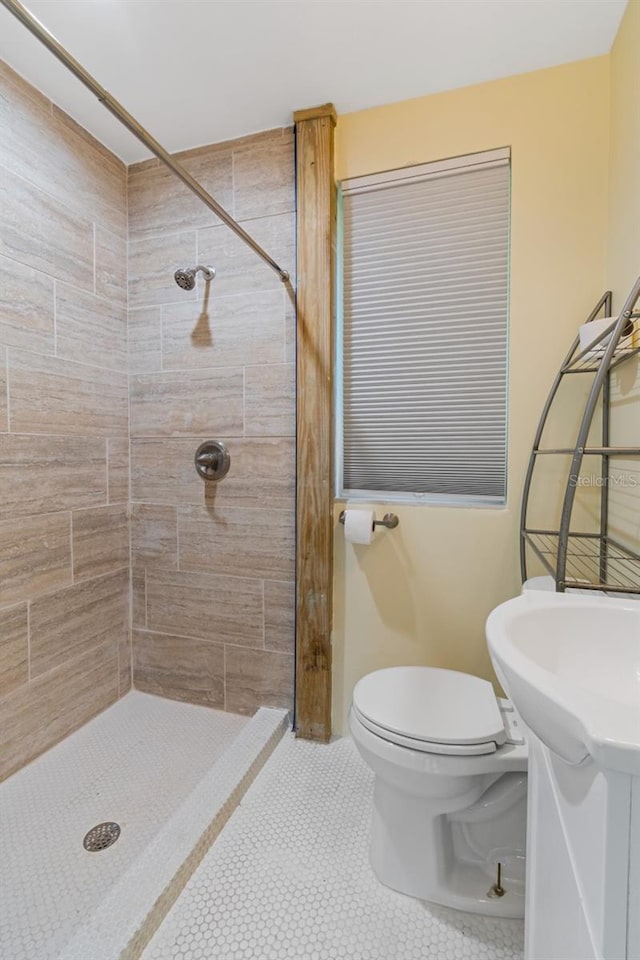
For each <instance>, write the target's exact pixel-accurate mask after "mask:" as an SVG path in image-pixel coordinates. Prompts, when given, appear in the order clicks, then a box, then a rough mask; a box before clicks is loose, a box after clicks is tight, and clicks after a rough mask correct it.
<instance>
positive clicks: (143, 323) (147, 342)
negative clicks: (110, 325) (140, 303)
mask: <svg viewBox="0 0 640 960" xmlns="http://www.w3.org/2000/svg"><path fill="white" fill-rule="evenodd" d="M190 302H191V301H190ZM128 332H129V372H130V373H153V372H154V371H156V370H160V369H161V367H162V327H161V307H160V306H156V307H140V308H139V309H138V310H129V327H128Z"/></svg>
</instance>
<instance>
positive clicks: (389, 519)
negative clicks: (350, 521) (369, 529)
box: [338, 510, 400, 530]
mask: <svg viewBox="0 0 640 960" xmlns="http://www.w3.org/2000/svg"><path fill="white" fill-rule="evenodd" d="M344 513H345V512H344V510H342V511H341V512H340V516H339V517H338V521H339V522H340V523H341V524H342V525H343V526H344ZM399 523H400V520H399V518H398V517H397V516H396V514H395V513H385V515H384V517H383V518H382V520H374V521H373V526H374V527H386V528H387V530H393V529H395V527H397V526H398V524H399Z"/></svg>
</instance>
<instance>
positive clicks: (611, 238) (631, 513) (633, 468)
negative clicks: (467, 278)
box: [607, 0, 640, 548]
mask: <svg viewBox="0 0 640 960" xmlns="http://www.w3.org/2000/svg"><path fill="white" fill-rule="evenodd" d="M609 59H610V71H611V74H610V75H611V123H610V149H609V231H608V237H607V286H608V287H610V288H611V290H613V305H614V312H617V311H618V310H620V308H621V307H622V304H623V303H624V300H625V299H626V297H627V296H628V293H629V290H630V288H631V286H632V284H633V283H634V281H635V279H636V277H637V276H638V274H640V0H631V2H630V3H629V4H628V5H627V9H626V12H625V15H624V17H623V19H622V23H621V24H620V29H619V30H618V35H617V37H616V39H615V42H614V44H613V47H612V48H611V55H610V58H609ZM611 400H612V407H611V411H612V412H611V422H612V443H616V444H620V445H626V444H634V443H637V442H638V436H639V435H640V414H639V413H638V410H639V408H640V363H638V361H637V359H636V360H635V361H630V362H628V363H626V364H625V365H624V367H620V368H619V370H618V371H617V372H616V374H615V375H614V377H613V378H612V391H611ZM614 469H615V470H616V475H617V480H618V482H617V483H616V485H615V486H613V487H612V488H611V494H610V507H609V516H610V522H611V532H612V533H613V534H614V535H615V536H617V537H618V538H619V539H621V540H623V541H625V542H627V543H628V545H629V546H631V547H634V546H635V547H636V548H637V543H638V541H639V540H640V463H639V462H638V458H637V457H635V458H633V459H630V460H626V461H622V460H620V461H616V462H615V464H614Z"/></svg>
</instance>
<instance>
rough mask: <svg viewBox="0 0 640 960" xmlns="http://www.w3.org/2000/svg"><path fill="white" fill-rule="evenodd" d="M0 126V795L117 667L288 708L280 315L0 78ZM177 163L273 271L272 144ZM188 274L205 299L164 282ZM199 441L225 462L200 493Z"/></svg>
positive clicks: (280, 166)
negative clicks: (222, 447) (228, 459)
mask: <svg viewBox="0 0 640 960" xmlns="http://www.w3.org/2000/svg"><path fill="white" fill-rule="evenodd" d="M0 124H1V126H2V151H1V154H0V178H1V182H0V187H1V189H2V199H1V202H0V727H1V729H2V731H3V738H2V744H1V745H0V778H2V777H5V776H7V775H8V774H10V773H11V772H13V771H14V770H16V769H18V768H19V767H21V766H23V765H24V764H25V763H27V762H29V761H30V760H31V759H33V758H34V757H35V756H36V755H37V754H39V753H41V752H42V751H43V750H46V749H48V747H50V746H52V745H53V744H54V743H56V742H57V741H58V740H60V739H62V738H63V737H64V736H66V735H67V734H68V733H70V732H72V731H73V730H74V729H76V728H77V727H78V726H81V725H82V724H83V723H85V722H86V721H87V720H88V719H90V718H91V717H92V716H93V715H94V714H96V713H97V712H98V711H100V710H102V709H104V708H105V707H106V706H108V705H109V704H110V703H112V702H113V701H114V700H116V699H117V697H118V696H121V695H122V694H123V693H125V692H126V691H127V690H128V689H129V688H130V686H131V683H132V664H133V673H134V677H135V684H136V686H138V687H139V688H140V689H144V690H148V691H150V692H153V693H157V694H160V695H163V696H169V697H173V698H178V699H184V700H189V701H193V702H196V703H207V704H210V705H213V706H216V707H222V708H224V709H228V710H233V711H239V712H247V713H251V712H253V711H254V710H255V709H256V707H257V706H259V705H261V704H269V705H274V706H275V705H278V706H279V705H284V706H291V705H292V701H293V673H294V663H293V644H294V615H293V614H294V584H293V578H294V542H295V540H294V514H295V511H294V495H295V481H294V471H295V383H294V358H295V356H294V350H295V348H294V329H295V315H294V311H293V308H292V305H291V302H290V300H289V298H288V296H287V293H286V291H285V289H284V288H283V286H282V284H281V283H280V281H279V280H278V278H277V277H276V276H275V275H274V274H273V273H272V272H271V271H270V270H269V268H268V267H266V266H265V265H264V264H262V263H261V261H260V260H259V259H258V258H257V257H256V256H255V255H254V254H253V253H252V252H251V251H249V250H248V249H247V248H246V247H245V246H244V245H243V244H242V243H241V242H240V241H239V240H238V239H237V238H236V237H235V236H234V235H233V234H232V233H231V232H230V231H229V230H228V229H227V228H226V227H225V226H223V225H222V224H220V222H219V221H218V220H217V218H216V217H215V216H213V214H211V213H209V212H208V211H207V210H206V208H204V207H203V206H202V204H200V203H199V201H197V200H195V198H193V197H192V195H191V194H190V193H189V191H187V190H186V188H184V187H183V186H182V185H181V184H180V183H179V182H178V181H177V180H175V178H173V177H172V176H171V175H170V174H169V173H168V172H167V171H166V170H165V169H164V168H163V167H161V166H160V165H159V164H158V163H157V162H156V161H155V160H154V161H148V162H145V163H142V164H136V165H134V166H133V167H131V168H129V171H128V175H127V170H126V169H125V167H124V165H123V164H122V163H121V162H120V161H119V160H118V159H117V158H116V157H114V156H113V155H112V154H110V153H109V152H108V151H107V150H106V149H105V148H104V147H103V146H102V145H100V144H98V143H97V142H96V141H95V140H93V138H92V137H91V136H90V135H89V134H87V132H86V131H84V130H83V129H82V128H81V127H79V126H78V125H77V124H76V123H75V122H74V121H73V120H71V119H70V118H69V117H67V116H66V115H65V114H64V113H63V112H62V111H60V110H59V109H58V108H57V107H56V106H55V105H54V104H52V103H51V102H50V101H49V100H47V99H46V98H45V97H44V96H42V95H41V94H40V93H39V92H38V91H36V90H35V89H34V88H32V87H31V86H30V85H29V84H27V83H25V82H24V81H23V80H22V79H21V78H20V77H18V76H17V75H16V74H14V73H13V72H12V71H11V70H10V69H9V68H8V67H6V65H1V66H0ZM181 159H182V160H183V161H184V162H185V163H186V165H187V167H188V168H189V169H190V170H191V171H192V172H193V173H194V174H195V175H196V176H197V177H198V178H199V179H200V180H201V182H202V183H203V184H204V185H205V186H206V187H207V188H208V189H209V190H211V192H212V193H213V194H214V195H215V196H216V198H217V199H218V200H219V201H220V202H221V203H222V204H223V206H225V207H226V208H227V209H228V210H229V211H230V212H231V213H232V214H233V215H234V216H236V217H237V218H238V219H239V220H240V221H242V222H244V224H245V227H246V229H247V230H248V231H249V232H251V233H252V234H253V235H254V236H255V237H256V239H257V240H258V241H259V242H260V243H262V244H263V245H264V246H265V247H266V248H267V249H268V251H269V252H270V253H272V254H273V255H274V256H275V257H276V258H277V259H278V260H279V261H280V262H281V263H282V264H283V266H285V267H286V268H287V269H288V270H289V271H290V272H291V273H292V274H293V272H294V268H295V246H294V242H295V239H294V231H295V197H294V170H293V136H292V132H291V131H290V130H274V131H269V132H266V133H263V134H259V135H256V136H253V137H245V138H243V139H241V140H237V141H233V142H230V143H222V144H215V145H212V146H209V147H202V148H199V149H197V150H192V151H189V152H187V153H185V154H183V155H182V156H181ZM196 262H201V263H213V264H214V265H215V266H216V270H217V277H216V280H215V281H214V283H213V285H212V287H211V289H210V293H209V298H208V300H206V299H205V297H204V293H205V289H204V285H203V284H202V282H200V283H199V284H198V287H197V288H196V290H195V291H193V292H191V293H187V292H184V291H181V290H180V289H179V288H178V287H177V286H176V285H175V283H174V281H173V272H174V270H175V269H176V268H177V267H178V266H191V265H193V264H194V263H196ZM127 277H128V278H129V282H128V283H127ZM127 308H128V310H127ZM207 438H219V439H222V440H224V442H225V443H226V444H227V445H228V447H229V449H230V451H231V456H232V466H231V472H230V473H229V475H228V477H227V478H226V479H225V480H224V481H223V482H222V483H221V484H220V485H219V486H217V487H216V486H211V485H205V484H204V483H203V482H202V481H201V480H200V479H199V478H198V477H197V475H196V473H195V470H194V468H193V454H194V451H195V449H196V447H197V446H198V445H199V444H200V443H201V442H202V441H203V440H205V439H207ZM130 453H131V470H130ZM130 487H131V490H130ZM130 559H131V560H132V564H131V570H130ZM131 624H133V650H132V646H131V632H132V631H131Z"/></svg>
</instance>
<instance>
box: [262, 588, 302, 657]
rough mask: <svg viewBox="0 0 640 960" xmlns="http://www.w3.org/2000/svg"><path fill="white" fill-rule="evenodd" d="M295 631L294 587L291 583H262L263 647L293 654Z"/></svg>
mask: <svg viewBox="0 0 640 960" xmlns="http://www.w3.org/2000/svg"><path fill="white" fill-rule="evenodd" d="M295 629H296V585H295V583H294V582H293V581H282V580H265V582H264V645H265V648H266V649H267V650H277V651H279V652H280V653H293V652H294V646H295Z"/></svg>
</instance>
